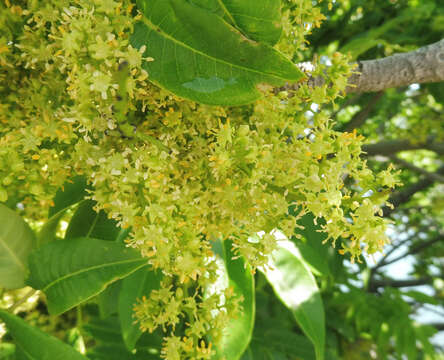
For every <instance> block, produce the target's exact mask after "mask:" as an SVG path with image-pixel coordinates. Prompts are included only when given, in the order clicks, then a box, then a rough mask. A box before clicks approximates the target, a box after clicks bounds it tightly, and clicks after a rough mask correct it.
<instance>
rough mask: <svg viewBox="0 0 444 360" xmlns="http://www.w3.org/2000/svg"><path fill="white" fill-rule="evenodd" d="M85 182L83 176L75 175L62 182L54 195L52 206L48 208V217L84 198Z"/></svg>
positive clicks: (85, 193)
mask: <svg viewBox="0 0 444 360" xmlns="http://www.w3.org/2000/svg"><path fill="white" fill-rule="evenodd" d="M86 188H87V184H86V179H85V178H84V177H83V176H75V177H74V178H73V179H72V180H70V181H68V182H66V183H65V184H63V187H62V189H59V190H58V191H57V193H56V195H55V197H54V200H53V201H54V206H53V207H51V208H50V209H49V212H48V218H51V217H52V216H54V215H56V214H57V213H59V212H60V211H63V210H64V209H66V208H68V207H70V206H71V205H73V204H76V203H78V202H79V201H81V200H83V199H84V198H85V195H87V192H86Z"/></svg>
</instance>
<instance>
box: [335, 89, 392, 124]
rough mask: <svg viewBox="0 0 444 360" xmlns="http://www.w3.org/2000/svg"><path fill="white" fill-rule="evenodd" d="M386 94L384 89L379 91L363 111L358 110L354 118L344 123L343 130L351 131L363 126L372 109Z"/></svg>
mask: <svg viewBox="0 0 444 360" xmlns="http://www.w3.org/2000/svg"><path fill="white" fill-rule="evenodd" d="M383 95H384V92H383V91H380V92H378V93H377V94H376V95H375V96H373V97H372V98H371V99H370V101H369V102H368V103H367V105H366V106H365V108H363V109H362V110H361V111H359V112H357V113H356V114H355V115H354V116H353V117H352V119H351V120H350V121H349V122H348V123H347V124H345V125H344V127H343V128H342V131H347V132H351V131H353V130H354V129H356V128H359V127H361V126H362V125H363V124H364V123H365V121H366V120H367V118H368V116H369V115H370V113H371V111H372V110H373V108H374V107H375V105H376V104H377V103H378V102H379V100H381V98H382V96H383Z"/></svg>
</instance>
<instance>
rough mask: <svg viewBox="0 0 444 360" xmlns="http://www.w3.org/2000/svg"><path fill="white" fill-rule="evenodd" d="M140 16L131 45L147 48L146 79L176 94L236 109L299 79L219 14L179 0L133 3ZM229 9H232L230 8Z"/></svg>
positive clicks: (297, 73)
mask: <svg viewBox="0 0 444 360" xmlns="http://www.w3.org/2000/svg"><path fill="white" fill-rule="evenodd" d="M137 5H138V8H139V10H140V11H141V12H142V13H143V15H144V17H143V19H142V21H141V22H139V23H137V24H136V25H135V27H134V33H133V35H132V38H131V42H132V45H133V46H135V47H136V48H140V47H142V46H143V45H146V46H147V51H146V55H148V56H150V57H153V58H154V61H151V62H145V63H144V65H143V66H144V68H145V69H146V70H147V71H148V73H149V76H150V80H151V81H152V82H154V83H155V84H157V85H159V86H162V87H164V88H166V89H168V90H170V91H172V92H173V93H175V94H176V95H179V96H181V97H184V98H188V99H191V100H194V101H197V102H201V103H205V104H213V105H241V104H246V103H249V102H252V101H254V100H256V99H258V98H259V97H260V96H261V92H260V91H259V90H258V88H260V87H262V86H263V85H264V84H269V85H272V86H281V85H283V84H285V83H286V82H287V81H289V82H297V81H299V80H301V79H302V78H303V77H304V75H303V73H302V72H301V71H300V70H299V69H298V67H297V66H296V65H294V64H293V63H292V62H291V61H289V60H288V59H286V58H285V57H284V56H283V55H282V54H280V53H279V52H278V51H276V50H275V49H273V48H272V47H270V46H269V45H267V44H264V43H258V42H255V41H253V40H250V39H248V38H247V37H245V36H244V35H243V34H242V33H241V32H240V31H239V30H237V29H236V28H234V27H233V26H232V25H230V24H229V23H228V22H226V21H225V20H224V19H223V18H222V17H220V16H219V15H218V14H216V13H214V12H211V11H209V10H206V9H204V8H202V7H199V6H196V5H193V4H190V3H188V2H187V1H184V0H138V1H137ZM233 6H234V5H233Z"/></svg>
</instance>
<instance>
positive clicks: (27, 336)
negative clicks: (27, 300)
mask: <svg viewBox="0 0 444 360" xmlns="http://www.w3.org/2000/svg"><path fill="white" fill-rule="evenodd" d="M0 318H1V319H2V320H3V321H4V322H5V323H6V327H7V329H8V331H9V332H10V334H11V335H12V337H13V338H14V340H15V343H16V346H17V351H21V353H22V354H23V355H24V356H25V359H29V360H87V358H86V357H85V356H83V355H82V354H80V353H79V352H77V351H76V350H74V349H73V348H72V347H71V346H69V345H67V344H65V343H63V342H62V341H60V340H59V339H57V338H55V337H53V336H50V335H48V334H45V333H44V332H42V331H40V330H39V329H37V328H35V327H32V326H31V325H29V324H27V323H26V322H25V321H23V320H22V319H20V318H19V317H17V316H15V315H12V314H9V313H8V312H6V311H3V310H0Z"/></svg>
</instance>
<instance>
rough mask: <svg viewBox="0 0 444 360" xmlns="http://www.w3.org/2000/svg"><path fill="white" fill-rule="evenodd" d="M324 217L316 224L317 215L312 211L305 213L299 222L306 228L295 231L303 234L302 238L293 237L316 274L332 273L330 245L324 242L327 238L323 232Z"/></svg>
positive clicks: (325, 274)
mask: <svg viewBox="0 0 444 360" xmlns="http://www.w3.org/2000/svg"><path fill="white" fill-rule="evenodd" d="M324 222H325V221H324V220H323V219H318V220H317V223H316V224H315V217H314V216H313V214H312V213H308V214H305V215H304V216H303V217H302V218H301V219H299V220H298V224H299V225H302V226H304V229H301V228H296V229H295V233H297V234H299V235H301V236H302V237H303V238H302V239H297V238H292V239H291V240H292V241H293V242H294V244H295V245H296V247H297V248H298V250H299V252H300V254H301V255H302V258H303V259H304V260H305V262H306V263H307V265H308V266H309V267H310V269H311V271H313V272H314V273H315V275H324V276H327V275H329V273H330V268H329V262H328V261H326V260H327V259H329V253H328V251H329V245H327V244H324V243H323V242H324V240H325V239H326V238H327V234H326V233H325V232H321V231H320V230H321V229H322V228H321V225H323V224H324Z"/></svg>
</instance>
